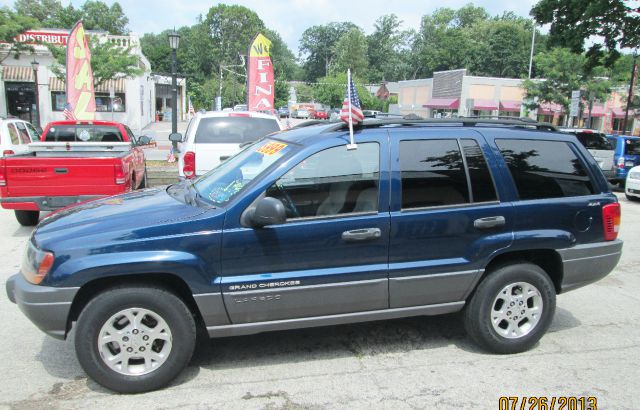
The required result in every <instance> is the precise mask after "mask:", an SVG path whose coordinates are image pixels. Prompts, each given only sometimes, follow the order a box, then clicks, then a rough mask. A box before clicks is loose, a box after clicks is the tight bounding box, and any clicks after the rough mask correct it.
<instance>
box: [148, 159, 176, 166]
mask: <svg viewBox="0 0 640 410" xmlns="http://www.w3.org/2000/svg"><path fill="white" fill-rule="evenodd" d="M146 162H147V167H148V168H153V167H174V168H178V161H176V162H167V161H162V160H158V159H152V160H149V159H148V160H147V161H146Z"/></svg>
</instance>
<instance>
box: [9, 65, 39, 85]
mask: <svg viewBox="0 0 640 410" xmlns="http://www.w3.org/2000/svg"><path fill="white" fill-rule="evenodd" d="M2 79H3V80H4V81H20V82H29V83H33V82H34V81H33V68H31V66H18V65H5V66H2Z"/></svg>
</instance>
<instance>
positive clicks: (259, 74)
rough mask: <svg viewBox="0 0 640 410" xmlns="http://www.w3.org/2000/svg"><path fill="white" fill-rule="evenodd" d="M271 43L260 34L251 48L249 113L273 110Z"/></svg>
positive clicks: (248, 86)
mask: <svg viewBox="0 0 640 410" xmlns="http://www.w3.org/2000/svg"><path fill="white" fill-rule="evenodd" d="M270 49H271V41H270V40H269V39H268V38H266V37H265V36H263V35H262V34H258V35H257V36H256V37H255V38H254V39H253V43H251V47H250V48H249V69H248V73H249V76H248V78H247V105H248V109H249V111H263V110H269V111H270V110H273V94H274V91H275V89H274V84H273V81H274V77H273V65H272V64H271V57H270V54H269V51H270Z"/></svg>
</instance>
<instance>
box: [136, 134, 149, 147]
mask: <svg viewBox="0 0 640 410" xmlns="http://www.w3.org/2000/svg"><path fill="white" fill-rule="evenodd" d="M150 143H151V138H149V137H147V136H146V135H143V136H141V137H139V138H138V145H149V144H150Z"/></svg>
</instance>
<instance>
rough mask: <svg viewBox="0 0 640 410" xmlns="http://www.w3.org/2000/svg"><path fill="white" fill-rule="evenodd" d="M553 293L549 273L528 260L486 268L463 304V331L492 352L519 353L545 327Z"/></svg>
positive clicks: (553, 302)
mask: <svg viewBox="0 0 640 410" xmlns="http://www.w3.org/2000/svg"><path fill="white" fill-rule="evenodd" d="M555 307H556V293H555V288H554V286H553V283H552V282H551V279H550V278H549V276H548V275H547V274H546V273H545V271H544V270H542V269H541V268H540V267H539V266H537V265H534V264H530V263H517V264H511V265H506V266H503V267H501V268H498V269H497V270H495V271H493V272H490V273H489V275H488V276H487V277H486V278H485V279H484V280H483V281H482V282H481V283H480V285H478V289H477V290H476V292H475V294H474V295H473V297H472V298H471V300H470V301H469V304H468V305H467V307H466V310H465V315H464V322H465V329H466V330H467V333H468V334H469V335H470V336H471V338H472V339H473V340H475V341H476V342H477V343H478V344H479V345H480V346H482V347H483V348H485V349H487V350H489V351H491V352H494V353H519V352H523V351H526V350H528V349H530V348H531V347H532V346H533V345H535V344H536V343H537V342H538V341H539V340H540V338H541V337H542V336H543V335H544V333H545V332H546V331H547V329H548V328H549V325H550V324H551V321H552V320H553V315H554V312H555Z"/></svg>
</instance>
